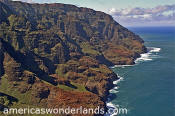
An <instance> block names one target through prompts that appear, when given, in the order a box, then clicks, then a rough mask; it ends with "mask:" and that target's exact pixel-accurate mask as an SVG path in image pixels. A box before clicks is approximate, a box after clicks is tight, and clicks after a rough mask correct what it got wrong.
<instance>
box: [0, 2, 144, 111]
mask: <svg viewBox="0 0 175 116" xmlns="http://www.w3.org/2000/svg"><path fill="white" fill-rule="evenodd" d="M0 9H1V11H0V30H1V31H0V75H1V84H0V86H1V89H0V92H1V93H4V94H5V95H9V96H13V97H15V98H16V99H18V100H19V101H21V99H20V98H21V97H24V96H25V97H24V99H29V98H30V99H29V100H26V101H22V102H23V104H21V102H17V103H16V104H19V106H24V104H25V105H32V106H33V105H34V106H45V107H58V106H59V107H67V106H72V107H79V106H84V107H92V106H93V107H94V108H95V107H97V106H101V107H105V102H104V101H105V100H106V95H107V94H108V93H109V92H108V90H109V89H110V88H111V87H112V81H113V80H114V79H117V76H116V75H115V74H114V73H113V72H112V71H111V70H110V69H109V68H108V67H109V66H112V65H118V64H134V59H136V58H137V57H139V56H140V54H141V53H144V52H146V48H145V46H144V45H143V40H142V39H141V38H140V37H139V36H138V35H135V34H134V33H132V32H130V31H129V30H128V29H126V28H124V27H122V26H121V25H120V24H118V23H117V22H116V21H114V20H113V18H112V17H111V16H110V15H108V14H105V13H103V12H100V11H94V10H92V9H88V8H79V7H76V6H74V5H66V4H58V3H57V4H29V3H23V2H17V1H10V0H0ZM6 84H7V85H8V86H6ZM5 88H8V89H5ZM14 90H15V91H17V92H18V94H15V93H13V92H12V91H14ZM4 94H3V95H4ZM26 96H27V97H26ZM0 97H2V99H5V98H4V96H0ZM24 99H23V100H24ZM63 99H64V100H63ZM79 99H81V100H80V101H79ZM7 100H9V104H6V106H15V104H13V103H12V102H11V101H10V99H7ZM89 101H90V102H89ZM88 102H89V103H88ZM0 104H2V105H4V104H3V103H0Z"/></svg>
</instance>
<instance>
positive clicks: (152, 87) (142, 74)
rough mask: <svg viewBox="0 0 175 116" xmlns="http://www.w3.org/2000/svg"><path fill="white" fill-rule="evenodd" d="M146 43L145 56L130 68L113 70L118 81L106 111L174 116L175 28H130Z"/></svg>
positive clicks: (131, 115)
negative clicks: (113, 109) (146, 51)
mask: <svg viewBox="0 0 175 116" xmlns="http://www.w3.org/2000/svg"><path fill="white" fill-rule="evenodd" d="M129 30H131V31H133V32H134V33H136V34H137V35H139V36H140V37H142V38H143V39H144V41H145V46H146V47H147V48H148V53H146V54H142V55H141V58H138V59H137V60H136V64H135V65H133V66H118V67H113V68H112V70H113V71H114V72H115V73H116V74H117V75H118V76H119V77H120V80H117V81H115V82H114V84H115V87H114V88H113V89H112V90H110V93H111V94H110V96H109V101H108V102H107V105H108V107H116V108H118V109H120V108H121V109H122V108H125V109H127V113H126V112H125V113H124V112H123V113H122V112H118V113H116V114H114V115H117V116H175V27H129Z"/></svg>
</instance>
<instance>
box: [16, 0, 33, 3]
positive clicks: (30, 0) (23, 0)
mask: <svg viewBox="0 0 175 116" xmlns="http://www.w3.org/2000/svg"><path fill="white" fill-rule="evenodd" d="M13 1H22V2H27V3H34V1H33V0H13Z"/></svg>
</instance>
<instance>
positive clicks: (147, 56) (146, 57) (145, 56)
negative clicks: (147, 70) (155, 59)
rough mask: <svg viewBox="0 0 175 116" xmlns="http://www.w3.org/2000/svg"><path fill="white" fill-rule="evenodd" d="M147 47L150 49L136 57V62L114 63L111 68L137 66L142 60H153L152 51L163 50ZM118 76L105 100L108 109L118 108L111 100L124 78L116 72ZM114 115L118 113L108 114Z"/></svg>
mask: <svg viewBox="0 0 175 116" xmlns="http://www.w3.org/2000/svg"><path fill="white" fill-rule="evenodd" d="M146 48H147V50H148V51H147V52H145V53H142V54H140V57H138V58H136V59H135V60H134V64H133V65H114V66H112V67H110V69H112V68H117V67H121V68H124V67H130V66H135V65H137V64H139V63H140V62H144V61H152V59H151V57H150V56H151V55H152V53H158V52H160V51H161V48H157V47H146ZM115 74H116V73H115ZM116 76H117V78H118V79H115V80H113V82H112V83H111V84H112V86H113V87H112V88H111V89H109V90H108V91H109V94H108V95H107V100H106V102H105V105H106V108H107V110H108V109H109V108H112V109H115V108H116V106H115V105H114V104H113V103H112V102H111V101H110V96H111V91H112V90H117V89H118V86H117V84H118V83H119V82H120V81H122V80H123V77H122V76H119V75H118V74H116ZM118 92H119V91H116V92H113V93H118ZM113 115H116V114H112V115H109V114H108V115H107V116H113ZM105 116H106V115H105Z"/></svg>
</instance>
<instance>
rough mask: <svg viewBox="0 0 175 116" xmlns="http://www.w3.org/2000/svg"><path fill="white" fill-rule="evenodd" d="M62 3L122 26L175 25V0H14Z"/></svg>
mask: <svg viewBox="0 0 175 116" xmlns="http://www.w3.org/2000/svg"><path fill="white" fill-rule="evenodd" d="M14 1H25V2H33V3H64V4H74V5H76V6H79V7H88V8H92V9H94V10H97V11H103V12H105V13H108V14H110V15H112V16H113V18H114V19H115V20H116V21H117V22H119V23H120V24H121V25H123V26H175V0H14Z"/></svg>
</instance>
